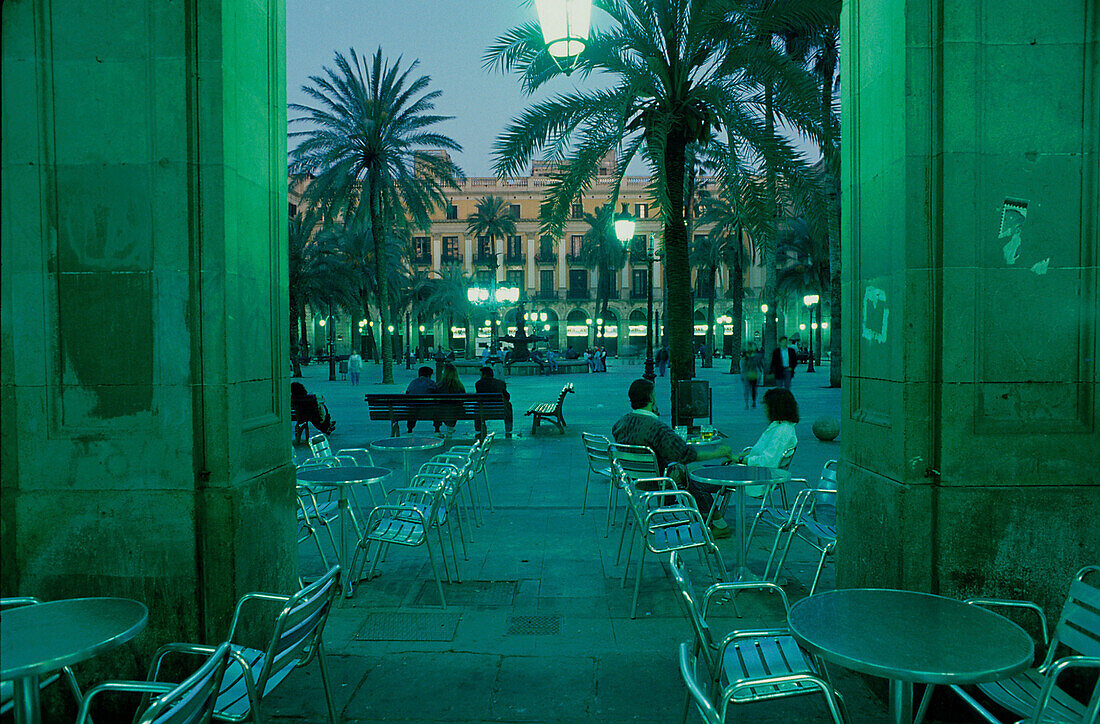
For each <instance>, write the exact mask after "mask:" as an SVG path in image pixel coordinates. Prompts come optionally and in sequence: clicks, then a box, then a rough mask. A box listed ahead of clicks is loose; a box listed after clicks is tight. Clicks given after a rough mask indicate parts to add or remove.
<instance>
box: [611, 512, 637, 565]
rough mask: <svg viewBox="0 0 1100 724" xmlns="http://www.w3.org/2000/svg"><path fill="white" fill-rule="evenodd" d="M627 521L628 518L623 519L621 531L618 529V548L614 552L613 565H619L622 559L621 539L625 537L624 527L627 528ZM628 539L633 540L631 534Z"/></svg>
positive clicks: (628, 521) (628, 520)
mask: <svg viewBox="0 0 1100 724" xmlns="http://www.w3.org/2000/svg"><path fill="white" fill-rule="evenodd" d="M629 523H630V519H629V518H627V519H626V520H624V521H623V529H622V530H621V531H619V549H618V550H617V551H616V552H615V565H616V566H617V565H619V561H620V560H622V556H623V540H624V539H625V538H626V529H627V527H628V524H629ZM630 540H631V542H633V541H634V536H633V535H631V537H630Z"/></svg>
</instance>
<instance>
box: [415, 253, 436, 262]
mask: <svg viewBox="0 0 1100 724" xmlns="http://www.w3.org/2000/svg"><path fill="white" fill-rule="evenodd" d="M431 263H432V255H431V254H417V255H416V256H414V257H413V264H431Z"/></svg>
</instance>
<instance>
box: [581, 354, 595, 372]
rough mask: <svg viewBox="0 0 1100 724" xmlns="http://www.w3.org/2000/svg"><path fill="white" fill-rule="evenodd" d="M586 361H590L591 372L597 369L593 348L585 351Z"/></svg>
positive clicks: (589, 369)
mask: <svg viewBox="0 0 1100 724" xmlns="http://www.w3.org/2000/svg"><path fill="white" fill-rule="evenodd" d="M584 361H585V362H587V363H588V371H589V372H595V371H596V356H595V355H594V354H593V353H592V350H591V349H586V350H585V351H584Z"/></svg>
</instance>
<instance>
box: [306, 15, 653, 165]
mask: <svg viewBox="0 0 1100 724" xmlns="http://www.w3.org/2000/svg"><path fill="white" fill-rule="evenodd" d="M286 15H287V18H286V27H287V33H286V34H287V100H288V101H289V102H291V103H295V102H297V103H308V101H309V99H308V97H307V96H306V95H305V94H304V93H302V91H301V88H302V86H303V85H304V84H306V83H307V82H308V80H309V76H311V75H317V74H320V73H321V69H322V67H323V66H329V67H333V66H334V63H333V58H334V53H335V51H336V50H340V51H342V52H344V53H347V50H348V48H355V50H356V52H358V53H359V54H361V55H367V56H370V55H373V53H374V51H375V50H376V49H377V48H378V47H379V46H381V47H382V52H383V55H384V56H385V57H387V58H390V59H396V58H397V57H398V56H404V60H403V61H402V66H403V67H404V66H405V64H406V63H407V62H408V61H411V60H413V59H419V60H420V65H419V66H418V67H417V71H415V73H416V74H417V75H428V76H431V79H432V85H431V87H432V88H434V89H439V90H441V91H443V96H442V97H441V98H439V99H438V101H437V104H436V108H437V110H438V111H439V112H440V113H441V114H443V115H448V116H454V117H455V118H454V120H451V121H447V122H446V123H443V124H440V128H439V130H440V131H442V132H443V133H446V134H447V135H449V136H450V137H451V138H453V139H455V140H456V141H457V142H458V143H460V144H461V145H462V147H463V151H462V153H461V154H458V155H457V157H456V158H455V161H456V162H458V164H459V165H460V166H461V167H462V169H463V171H465V172H466V174H467V175H468V176H491V175H493V174H492V171H491V166H492V146H493V141H494V140H495V138H496V137H497V135H498V134H499V133H500V132H501V131H502V130H503V129H504V127H505V126H506V125H507V123H508V121H509V120H510V119H511V118H512V117H513V116H515V115H518V114H519V113H521V112H522V110H523V109H524V108H526V107H527V105H528V104H530V103H531V102H533V101H535V100H539V99H541V98H545V97H549V96H551V95H553V94H555V93H561V92H565V91H568V90H569V89H570V88H571V87H573V83H574V81H572V80H568V79H559V80H555V81H554V82H552V83H551V84H550V85H549V86H548V87H547V90H546V92H545V93H544V94H541V95H536V96H524V95H523V93H522V92H521V91H520V88H519V83H518V82H517V79H516V77H515V76H505V75H503V74H501V73H499V72H493V73H490V72H488V71H486V70H483V69H482V60H481V59H482V56H483V55H484V52H485V49H486V48H487V47H488V46H489V45H490V44H491V43H492V42H493V40H494V39H495V38H496V37H497V36H498V35H500V34H501V33H503V32H504V31H506V30H508V29H509V28H510V27H512V26H514V25H517V24H519V23H523V22H526V21H528V20H534V19H535V9H534V4H533V3H532V4H529V5H525V4H524V3H523V2H522V0H395V1H391V2H379V1H378V0H288V1H287V8H286ZM593 16H594V17H593V21H594V22H599V18H598V16H599V12H598V11H596V12H594V13H593ZM576 82H577V83H581V82H583V83H585V84H586V86H587V87H596V86H597V85H598V83H599V81H598V80H596V79H592V78H589V79H588V80H587V81H576ZM296 115H297V114H296V113H295V112H293V111H291V112H290V117H291V118H293V117H295V116H296ZM292 128H293V126H292ZM630 173H632V174H643V173H646V171H645V167H644V165H643V164H641V163H640V162H638V161H636V162H635V163H634V164H632V166H631V168H630Z"/></svg>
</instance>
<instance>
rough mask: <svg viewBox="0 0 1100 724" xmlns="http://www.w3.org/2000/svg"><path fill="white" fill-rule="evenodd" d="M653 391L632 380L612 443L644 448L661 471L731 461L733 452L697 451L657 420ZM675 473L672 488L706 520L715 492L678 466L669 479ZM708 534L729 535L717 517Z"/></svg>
mask: <svg viewBox="0 0 1100 724" xmlns="http://www.w3.org/2000/svg"><path fill="white" fill-rule="evenodd" d="M653 389H654V388H653V383H652V382H650V381H649V380H646V379H641V380H634V382H632V383H631V384H630V390H629V391H628V392H627V395H628V396H629V397H630V407H631V411H630V412H628V413H627V414H625V415H623V416H622V417H621V418H619V420H618V422H616V423H615V425H614V426H613V427H612V428H611V434H612V435H613V436H614V438H615V442H617V443H621V444H624V445H642V446H644V447H648V448H649V449H650V450H652V451H653V454H654V455H656V457H657V467H658V469H660V470H661V471H666V468H668V467H669V465H670V464H672V463H680V465H687V464H689V463H694V462H698V461H702V460H715V459H717V458H725V459H727V460H732V459H733V451H732V450H731V449H730V447H729V446H728V445H719V446H718V447H717V448H715V449H714V450H707V451H699V450H696V449H695V448H693V447H691V446H689V445H688V444H687V443H686V442H684V439H683V438H682V437H680V436H679V435H677V434H676V433H675V432H674V431H673V429H672V428H671V427H669V426H668V425H667V424H665V423H664V422H663V421H661V419H660V418H658V417H657V400H656V399H655V398H654V396H653ZM677 470H678V471H679V472H678V473H675V474H676V475H677V477H679V478H681V479H679V480H677V479H676V478H673V479H674V480H675V482H676V485H677V486H678V487H679V488H681V489H686V490H687V491H688V492H689V493H691V497H693V498H694V499H695V505H696V507H697V508H698V509H699V512H700V513H701V514H702V515H703V518H706V517H707V515H709V514H710V509H711V507H712V506H713V505H714V493H715V492H716V491H717V490H718V488H716V487H715V486H713V485H705V486H704V485H699V484H697V483H695V482H693V481H692V480H691V478H690V477H689V476H687V475H686V474H684V473H685V472H686V471H684V469H683V468H682V467H679V466H673V470H670V471H668V472H669V474H670V475H671V474H674V471H677ZM711 531H712V533H713V535H714V537H715V538H725V537H727V536H728V535H729V534H730V529H729V525H728V524H727V523H726V521H725V520H723V519H722V518H720V517H717V516H716V517H715V520H713V521H712V522H711Z"/></svg>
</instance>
